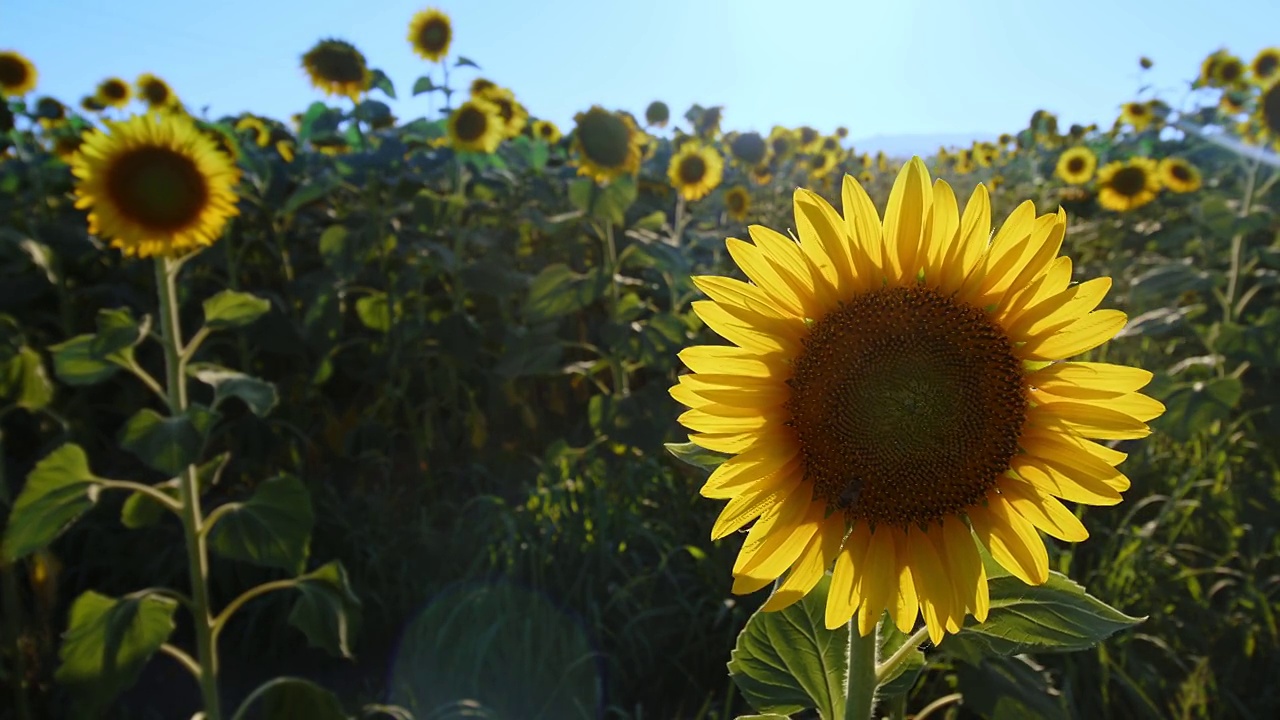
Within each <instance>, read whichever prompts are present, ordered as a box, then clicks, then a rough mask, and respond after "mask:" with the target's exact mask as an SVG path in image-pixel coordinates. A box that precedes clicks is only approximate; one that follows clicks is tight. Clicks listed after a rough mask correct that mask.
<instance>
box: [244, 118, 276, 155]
mask: <svg viewBox="0 0 1280 720" xmlns="http://www.w3.org/2000/svg"><path fill="white" fill-rule="evenodd" d="M236 132H249V133H252V134H253V142H254V144H256V145H257V146H258V147H266V146H267V145H269V144H270V143H271V131H270V130H269V129H267V124H266V123H265V122H263V121H262V119H261V118H257V117H254V116H252V115H245V116H244V117H242V118H240V119H239V120H238V121H236Z"/></svg>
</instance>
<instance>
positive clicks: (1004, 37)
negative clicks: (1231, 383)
mask: <svg viewBox="0 0 1280 720" xmlns="http://www.w3.org/2000/svg"><path fill="white" fill-rule="evenodd" d="M428 5H434V6H436V7H439V8H440V9H442V10H444V11H445V12H447V13H449V14H450V15H451V17H452V19H453V24H454V43H453V49H452V51H451V53H452V54H453V55H455V56H456V55H458V54H461V55H465V56H467V57H469V58H471V59H473V60H475V61H476V62H477V63H479V64H480V65H481V67H482V68H483V73H482V74H483V75H484V76H486V77H489V78H490V79H492V80H495V81H497V82H498V83H500V84H502V85H506V86H508V87H511V88H512V89H513V90H515V92H516V94H517V97H518V98H519V99H520V100H521V101H522V102H524V103H525V105H526V106H527V107H528V108H529V109H530V112H531V113H532V114H533V115H534V116H539V117H545V118H549V119H551V120H554V121H555V122H557V123H558V124H560V125H561V126H565V125H568V124H570V123H571V121H572V117H573V115H574V113H575V112H578V111H580V110H583V109H586V108H588V107H590V106H591V105H592V104H594V103H599V104H602V105H604V106H606V107H608V108H611V109H615V108H617V109H627V110H631V111H632V112H634V113H636V114H637V115H639V114H641V113H643V111H644V108H645V106H646V105H647V104H648V103H649V101H650V100H654V99H661V100H664V101H666V102H667V103H668V104H669V105H670V106H671V108H672V111H673V114H674V115H678V114H682V113H683V112H684V110H685V109H686V108H687V107H688V106H689V105H690V104H691V103H693V102H698V103H701V104H703V105H724V106H725V123H724V126H725V127H726V128H727V129H741V130H749V129H756V130H762V131H767V130H768V129H769V128H770V127H771V126H773V125H774V124H784V125H788V126H797V125H801V124H809V125H813V126H815V127H817V128H819V129H821V130H823V131H830V130H832V129H833V128H835V127H836V126H837V125H845V126H847V127H848V128H849V129H850V135H851V137H852V138H864V137H870V136H875V135H901V134H939V133H982V134H995V133H1000V132H1004V131H1010V130H1016V129H1019V128H1021V127H1024V126H1025V123H1026V121H1027V119H1028V118H1029V116H1030V115H1031V113H1032V112H1033V111H1035V110H1036V109H1037V108H1041V107H1043V108H1046V109H1049V110H1052V111H1054V112H1057V113H1058V114H1059V116H1060V118H1061V119H1062V121H1063V122H1064V123H1071V122H1080V123H1082V124H1087V123H1089V122H1099V123H1109V122H1110V121H1111V120H1112V119H1113V118H1114V117H1115V113H1116V109H1117V107H1118V106H1119V105H1120V103H1122V102H1124V101H1126V100H1129V99H1132V98H1133V97H1134V94H1135V92H1136V90H1137V87H1138V83H1139V78H1138V65H1137V62H1138V57H1139V56H1141V55H1147V56H1149V57H1151V58H1152V59H1153V60H1154V61H1155V69H1154V70H1153V71H1151V75H1150V78H1151V80H1152V81H1153V82H1154V84H1155V85H1156V86H1158V87H1161V88H1165V91H1164V92H1163V93H1162V95H1163V96H1164V97H1165V99H1166V100H1167V101H1169V102H1171V104H1173V105H1175V106H1177V105H1178V104H1179V102H1180V101H1181V98H1182V97H1183V93H1184V90H1185V82H1186V81H1188V80H1190V79H1191V78H1192V77H1194V75H1195V74H1196V72H1197V70H1198V68H1199V64H1200V61H1201V59H1202V58H1203V57H1204V56H1205V55H1206V54H1208V53H1209V52H1211V51H1213V50H1215V49H1217V48H1219V47H1227V48H1229V49H1231V50H1232V51H1234V52H1236V53H1237V54H1239V55H1241V56H1242V57H1243V58H1244V59H1245V61H1246V62H1248V61H1249V60H1250V59H1252V57H1253V55H1254V53H1256V52H1257V51H1258V50H1259V49H1260V48H1262V47H1266V46H1268V45H1280V2H1278V1H1277V0H1229V1H1228V0H1216V1H1207V2H1192V1H1190V0H1072V1H1071V2H1055V3H1048V2H1042V1H1041V0H825V1H815V2H805V1H803V0H640V1H639V2H626V1H623V0H542V1H541V2H531V1H530V0H438V2H434V3H424V2H420V1H419V0H207V1H206V0H0V49H14V50H17V51H19V52H21V53H23V54H24V55H26V56H27V57H28V58H30V59H31V60H32V61H33V62H34V63H35V64H36V66H37V68H38V70H39V73H40V85H39V87H38V88H37V92H38V93H41V94H51V95H53V96H55V97H58V98H59V99H62V100H64V101H67V102H71V103H75V102H77V101H78V100H79V99H80V97H82V96H83V95H85V94H89V93H91V92H92V89H93V87H94V85H95V84H96V83H97V82H98V81H99V80H101V79H102V78H104V77H107V76H109V75H118V76H121V77H124V78H126V79H128V80H130V81H132V80H133V79H134V78H135V77H136V76H137V75H138V74H139V73H141V72H154V73H156V74H158V75H160V76H161V77H163V78H165V79H166V80H168V81H169V83H170V84H171V85H172V86H173V87H174V89H175V90H176V91H177V92H178V94H179V95H180V96H181V97H182V98H183V100H184V101H186V102H187V104H188V106H189V107H191V108H192V109H193V110H196V109H198V108H200V107H202V106H205V105H207V106H209V108H210V114H211V115H212V116H213V117H217V116H220V115H223V114H234V113H237V112H240V111H245V110H249V111H253V112H255V113H258V114H262V115H269V116H272V117H277V118H281V119H283V118H287V117H288V115H289V114H290V113H293V112H298V111H300V110H302V109H304V108H305V107H306V106H307V105H308V104H309V103H310V102H311V101H313V100H316V99H319V98H320V97H321V95H320V94H319V93H318V92H317V91H315V90H313V89H312V88H311V87H310V85H309V84H308V82H307V79H306V76H305V74H304V73H303V71H302V70H301V68H300V66H299V58H300V56H301V55H302V53H303V52H305V51H306V50H307V49H308V48H309V47H310V46H311V45H312V44H313V43H314V42H315V41H316V40H317V39H318V38H322V37H337V38H341V39H345V40H348V41H350V42H352V43H354V44H355V45H356V46H357V47H359V48H360V49H361V50H362V51H363V52H364V53H365V55H366V56H367V57H368V59H369V62H370V65H371V66H372V67H376V68H381V69H382V70H384V71H385V72H386V73H387V74H388V75H389V76H390V77H391V79H392V81H393V82H395V84H396V88H397V91H398V93H399V95H400V100H399V101H398V102H394V103H392V107H393V109H394V111H395V112H396V114H397V115H398V116H399V117H401V118H402V119H406V118H414V117H420V116H423V115H426V114H427V113H428V105H427V100H426V99H425V98H424V97H419V98H413V97H411V94H410V89H411V88H412V85H413V82H414V80H415V79H416V78H417V77H418V76H419V75H421V74H423V73H425V72H427V71H428V70H430V69H432V66H431V65H430V64H429V63H427V62H425V61H423V60H421V59H419V58H418V57H417V56H415V55H413V54H412V52H411V50H410V48H409V44H408V42H407V40H406V35H407V32H408V30H407V26H408V22H409V19H410V18H411V17H412V15H413V14H414V13H415V12H416V11H417V10H420V9H422V8H424V7H427V6H428ZM435 72H436V73H437V75H436V78H437V79H438V78H439V75H438V73H439V70H438V69H436V71H435ZM475 74H476V71H475V70H472V69H469V68H462V69H459V71H457V72H456V73H455V77H456V78H457V79H458V80H460V82H458V83H455V84H457V85H463V86H465V83H467V82H469V81H470V79H471V78H472V77H474V76H475Z"/></svg>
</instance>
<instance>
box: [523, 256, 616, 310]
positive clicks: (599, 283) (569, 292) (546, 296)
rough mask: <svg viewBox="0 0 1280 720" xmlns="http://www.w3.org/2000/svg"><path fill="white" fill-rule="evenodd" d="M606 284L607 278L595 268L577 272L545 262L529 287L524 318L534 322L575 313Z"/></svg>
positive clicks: (588, 302) (592, 299) (598, 294)
mask: <svg viewBox="0 0 1280 720" xmlns="http://www.w3.org/2000/svg"><path fill="white" fill-rule="evenodd" d="M608 283H609V278H608V277H607V276H606V275H605V274H604V273H602V272H600V271H598V270H595V271H592V272H589V273H587V274H585V275H579V274H578V273H575V272H574V271H573V270H571V269H569V267H568V266H567V265H562V264H560V263H555V264H552V265H548V266H546V267H545V268H543V269H542V272H540V273H538V276H537V277H535V278H534V279H533V283H532V284H530V286H529V296H528V298H527V299H526V300H525V306H524V311H525V319H527V320H528V321H529V322H530V324H536V323H539V322H543V321H545V320H550V319H552V318H557V317H561V316H563V315H568V314H570V313H574V312H577V311H578V310H581V309H582V308H584V307H586V306H588V305H590V304H591V303H593V302H595V300H596V299H597V298H599V297H600V296H601V295H602V294H604V290H605V288H607V287H608Z"/></svg>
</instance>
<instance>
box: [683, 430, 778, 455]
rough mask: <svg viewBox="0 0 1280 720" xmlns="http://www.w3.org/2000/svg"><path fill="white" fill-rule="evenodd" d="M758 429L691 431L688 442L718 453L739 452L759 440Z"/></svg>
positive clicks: (744, 450)
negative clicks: (731, 431)
mask: <svg viewBox="0 0 1280 720" xmlns="http://www.w3.org/2000/svg"><path fill="white" fill-rule="evenodd" d="M760 438H761V434H760V432H759V431H756V430H753V431H751V432H741V433H691V434H690V435H689V442H691V443H693V444H694V445H697V446H698V447H700V448H704V449H706V450H710V451H712V452H720V453H730V454H733V453H740V452H746V451H747V450H750V449H751V448H752V447H754V446H755V445H756V443H758V442H760V441H761V440H760Z"/></svg>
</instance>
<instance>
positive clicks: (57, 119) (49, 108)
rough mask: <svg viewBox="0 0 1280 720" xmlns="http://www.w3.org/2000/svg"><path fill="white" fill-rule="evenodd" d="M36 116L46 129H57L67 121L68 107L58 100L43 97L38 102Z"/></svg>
mask: <svg viewBox="0 0 1280 720" xmlns="http://www.w3.org/2000/svg"><path fill="white" fill-rule="evenodd" d="M35 116H36V117H37V118H39V119H40V123H41V125H43V126H44V127H46V128H48V127H56V126H58V125H61V124H62V123H63V121H65V120H66V119H67V106H66V105H63V104H62V103H61V102H59V101H58V99H57V98H51V97H42V98H40V99H38V100H36V105H35Z"/></svg>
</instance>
